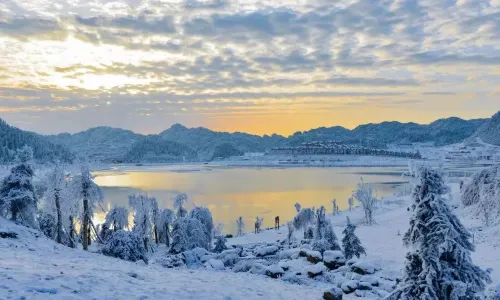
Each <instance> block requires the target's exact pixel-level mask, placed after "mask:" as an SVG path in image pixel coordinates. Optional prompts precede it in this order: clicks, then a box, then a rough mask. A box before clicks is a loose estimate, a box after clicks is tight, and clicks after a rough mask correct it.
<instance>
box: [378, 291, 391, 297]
mask: <svg viewBox="0 0 500 300" xmlns="http://www.w3.org/2000/svg"><path fill="white" fill-rule="evenodd" d="M375 293H376V294H377V295H379V296H380V297H381V298H385V297H387V295H389V292H387V291H384V290H375Z"/></svg>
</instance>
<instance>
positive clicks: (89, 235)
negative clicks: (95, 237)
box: [87, 226, 92, 246]
mask: <svg viewBox="0 0 500 300" xmlns="http://www.w3.org/2000/svg"><path fill="white" fill-rule="evenodd" d="M88 228H89V229H88V231H87V237H88V244H89V246H90V244H92V234H91V232H90V226H88Z"/></svg>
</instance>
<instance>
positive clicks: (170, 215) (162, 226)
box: [156, 208, 175, 247]
mask: <svg viewBox="0 0 500 300" xmlns="http://www.w3.org/2000/svg"><path fill="white" fill-rule="evenodd" d="M174 219H175V213H174V211H173V210H171V209H169V208H165V209H164V210H162V212H161V214H160V217H159V218H158V220H157V224H156V227H157V228H158V235H159V237H160V242H163V243H165V245H166V246H167V247H170V226H171V225H172V224H173V222H174Z"/></svg>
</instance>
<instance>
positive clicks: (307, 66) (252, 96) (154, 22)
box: [0, 0, 500, 134]
mask: <svg viewBox="0 0 500 300" xmlns="http://www.w3.org/2000/svg"><path fill="white" fill-rule="evenodd" d="M497 110H500V0H440V1H436V0H420V1H419V0H380V1H375V0H352V1H351V0H280V1H277V0H116V1H115V0H2V1H1V2H0V117H1V118H3V119H5V120H7V121H8V122H9V123H11V124H12V125H15V126H18V127H21V128H23V129H28V130H33V131H37V132H42V133H58V132H65V131H67V132H76V131H81V130H84V129H87V128H89V127H94V126H100V125H108V126H115V127H122V128H127V129H132V130H134V131H137V132H142V133H157V132H160V131H161V130H163V129H165V128H168V127H169V126H170V125H172V124H174V123H182V124H184V125H186V126H189V127H193V126H205V127H208V128H211V129H215V130H227V131H245V132H251V133H256V134H265V133H273V132H277V133H280V134H290V133H292V132H294V131H297V130H304V129H309V128H313V127H319V126H332V125H342V126H345V127H349V128H352V127H355V126H356V125H358V124H362V123H369V122H380V121H384V120H398V121H405V122H406V121H414V122H419V123H428V122H430V121H433V120H435V119H437V118H441V117H449V116H459V117H462V118H466V119H469V118H477V117H487V116H491V115H492V114H493V113H494V112H495V111H497Z"/></svg>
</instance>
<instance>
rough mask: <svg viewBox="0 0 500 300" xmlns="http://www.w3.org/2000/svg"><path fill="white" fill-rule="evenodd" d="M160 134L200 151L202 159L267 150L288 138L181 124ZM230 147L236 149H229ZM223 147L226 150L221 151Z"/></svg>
mask: <svg viewBox="0 0 500 300" xmlns="http://www.w3.org/2000/svg"><path fill="white" fill-rule="evenodd" d="M159 136H160V137H161V138H162V139H164V140H166V141H172V142H177V143H180V144H184V145H186V146H188V147H190V148H192V149H193V150H195V151H196V152H197V153H198V157H199V158H200V159H201V160H210V159H213V158H214V157H227V155H228V154H229V153H231V152H233V151H238V152H259V151H265V150H266V149H269V148H272V147H275V146H278V145H280V144H281V143H283V142H284V141H285V140H286V138H285V137H283V136H280V135H276V134H273V135H272V136H268V135H265V136H263V137H262V136H258V135H251V134H248V133H241V132H235V133H228V132H217V131H212V130H210V129H207V128H203V127H198V128H187V127H185V126H182V125H180V124H175V125H173V126H172V127H170V128H169V129H167V130H165V131H163V132H161V133H160V134H159ZM221 145H223V146H221ZM230 147H231V148H234V149H233V150H231V151H228V150H229V148H230ZM221 149H225V150H224V151H222V152H221ZM221 155H222V156H221Z"/></svg>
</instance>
